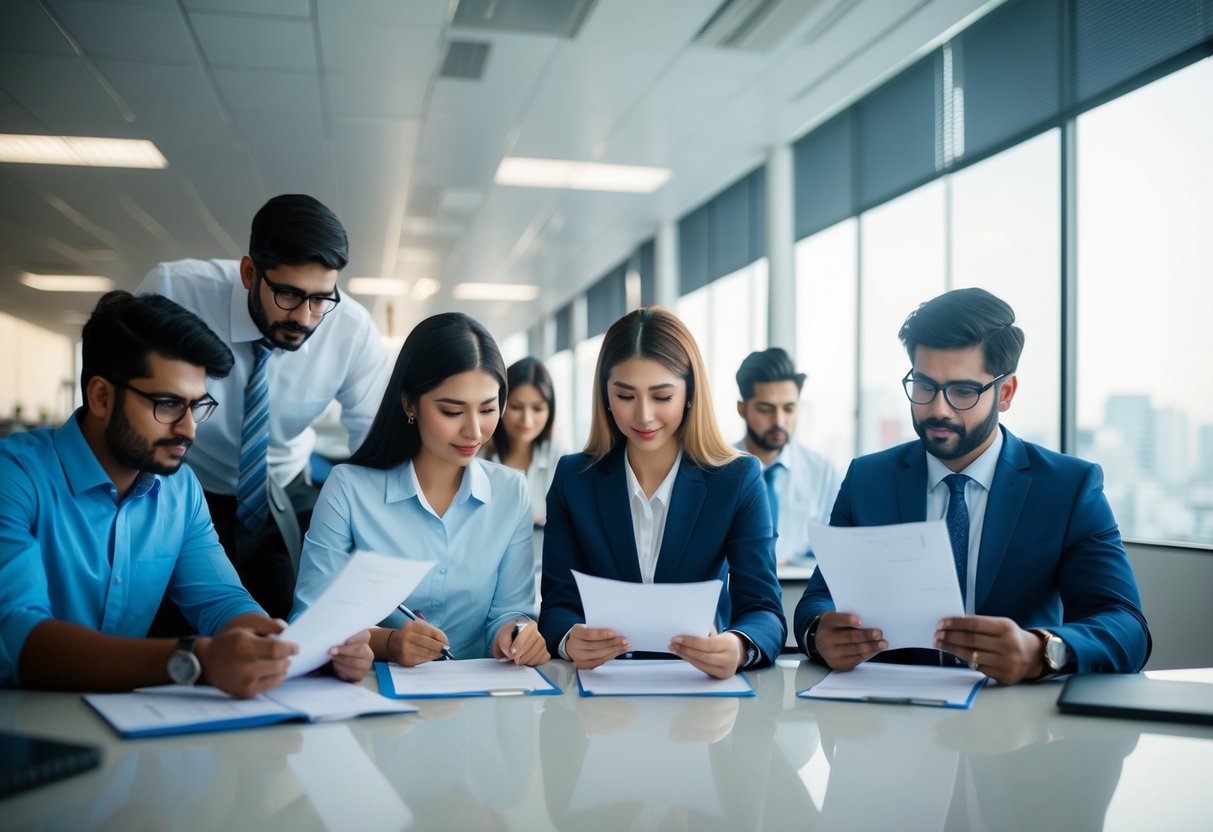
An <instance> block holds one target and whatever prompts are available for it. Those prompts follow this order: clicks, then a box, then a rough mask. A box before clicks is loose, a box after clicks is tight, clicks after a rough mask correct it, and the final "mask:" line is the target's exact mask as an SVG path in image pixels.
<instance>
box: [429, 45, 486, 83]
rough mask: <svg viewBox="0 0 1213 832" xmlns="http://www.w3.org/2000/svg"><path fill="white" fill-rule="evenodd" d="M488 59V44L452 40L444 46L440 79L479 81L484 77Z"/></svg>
mask: <svg viewBox="0 0 1213 832" xmlns="http://www.w3.org/2000/svg"><path fill="white" fill-rule="evenodd" d="M488 59H489V44H487V43H475V42H473V41H469V40H453V41H451V42H450V43H448V44H447V45H446V57H445V58H443V59H442V70H441V71H440V72H439V73H438V76H439V77H440V78H462V79H464V80H468V81H479V80H480V79H481V78H483V77H484V65H485V63H486V62H487V61H488Z"/></svg>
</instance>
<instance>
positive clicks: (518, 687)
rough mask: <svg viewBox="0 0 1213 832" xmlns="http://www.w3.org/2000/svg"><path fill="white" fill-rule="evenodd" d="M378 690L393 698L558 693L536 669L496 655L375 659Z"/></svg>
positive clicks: (553, 685) (558, 690)
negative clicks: (403, 661) (412, 661)
mask: <svg viewBox="0 0 1213 832" xmlns="http://www.w3.org/2000/svg"><path fill="white" fill-rule="evenodd" d="M375 673H376V675H377V676H378V677H379V692H380V693H381V694H383V695H384V696H390V697H392V698H393V699H437V698H441V697H456V696H519V695H526V696H541V695H549V696H550V695H556V696H559V695H560V688H559V687H557V686H556V684H555V683H554V682H552V680H551V679H549V678H548V677H547V676H544V675H543V674H542V673H541V672H540V671H538V670H536V669H535V668H533V667H527V666H525V665H516V664H514V663H513V662H501V661H497V660H496V659H462V660H459V661H439V662H426V663H425V664H419V665H417V666H416V667H401V666H400V665H398V664H388V663H387V662H375Z"/></svg>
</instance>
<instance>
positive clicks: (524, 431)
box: [485, 357, 564, 590]
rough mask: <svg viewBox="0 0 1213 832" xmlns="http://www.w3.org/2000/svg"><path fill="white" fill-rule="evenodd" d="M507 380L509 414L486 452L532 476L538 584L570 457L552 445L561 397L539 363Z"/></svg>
mask: <svg viewBox="0 0 1213 832" xmlns="http://www.w3.org/2000/svg"><path fill="white" fill-rule="evenodd" d="M505 377H506V381H507V383H508V388H507V390H508V393H507V395H506V400H505V410H504V411H503V412H502V414H501V421H499V422H498V423H497V429H496V430H495V431H493V441H492V442H491V443H489V444H488V445H487V446H486V447H485V456H486V458H487V459H490V460H492V461H493V462H500V463H501V464H502V465H505V466H506V467H508V468H513V469H514V470H515V471H521V472H522V473H523V474H525V475H526V484H527V491H528V492H529V493H530V495H531V510H532V516H533V519H534V523H535V536H534V548H535V580H536V583H538V581H539V574H540V571H539V570H540V563H541V556H542V554H543V526H544V523H546V522H547V497H548V489H549V488H551V486H552V478H553V477H554V476H556V462H557V461H558V460H559V459H560V457H561V456H562V455H563V453H564V450H563V448H562V447H561V446H559V445H558V444H556V443H554V442H553V441H552V427H553V425H554V424H555V423H556V391H555V390H554V389H553V387H552V377H551V375H549V374H548V371H547V368H546V367H544V366H543V364H542V362H540V361H539V359H537V358H530V357H527V358H523V359H521V360H519V361H515V362H514V363H513V364H511V365H510V367H509V369H507V370H506V371H505ZM536 590H538V587H536Z"/></svg>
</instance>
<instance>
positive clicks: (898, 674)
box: [797, 662, 986, 708]
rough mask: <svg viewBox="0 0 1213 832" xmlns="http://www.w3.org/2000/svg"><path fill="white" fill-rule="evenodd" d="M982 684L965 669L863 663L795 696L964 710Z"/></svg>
mask: <svg viewBox="0 0 1213 832" xmlns="http://www.w3.org/2000/svg"><path fill="white" fill-rule="evenodd" d="M985 681H986V676H985V674H983V673H978V672H977V671H976V670H967V669H965V668H956V667H926V666H922V665H903V664H880V663H878V662H864V663H863V664H861V665H859V666H858V667H856V668H855V669H854V670H851V671H848V672H846V673H840V672H838V671H834V672H832V673H830V674H829V675H828V676H826V677H825V678H824V679H822V680H821V681H820V682H818V683H817V684H815V685H813V687H811V688H809V689H808V690H804V691H800V692H799V693H798V694H797V695H798V696H800V697H802V698H805V699H853V700H855V701H858V702H877V703H896V704H906V705H936V706H939V707H953V708H964V707H968V706H969V704H970V697H971V696H972V695H973V688H974V686H975V685H979V684H982V683H984V682H985Z"/></svg>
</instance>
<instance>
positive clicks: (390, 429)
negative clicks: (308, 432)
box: [349, 312, 506, 468]
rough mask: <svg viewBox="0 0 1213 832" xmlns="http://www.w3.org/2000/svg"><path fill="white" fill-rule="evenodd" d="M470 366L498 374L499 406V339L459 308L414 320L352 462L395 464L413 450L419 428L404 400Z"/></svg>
mask: <svg viewBox="0 0 1213 832" xmlns="http://www.w3.org/2000/svg"><path fill="white" fill-rule="evenodd" d="M469 370H484V371H485V372H486V373H488V374H489V375H491V376H493V377H495V378H496V379H497V382H498V384H499V392H498V393H497V406H498V407H501V406H502V405H503V404H504V403H505V391H506V380H505V362H504V361H502V360H501V352H500V350H498V349H497V342H496V341H494V340H493V336H492V335H489V331H488V330H487V329H485V328H484V326H483V325H481V324H480V322H478V321H476V320H475V319H474V318H471V317H469V316H468V315H464V314H463V313H462V312H443V313H442V314H440V315H433V316H431V317H429V318H426V319H425V320H424V321H422V322H421V323H419V324H417V326H416V327H414V328H413V331H412V332H410V333H409V337H408V338H405V339H404V346H402V347H401V348H400V355H398V356H397V357H396V367H395V369H393V370H392V377H391V378H390V379H389V380H388V383H387V389H386V390H384V391H383V401H382V402H380V403H379V410H378V412H376V413H375V421H374V422H373V423H372V424H371V430H370V433H368V434H367V435H366V439H365V440H363V442H362V445H361V447H359V448H358V450H357V451H355V452H354V454H353V456H351V457H350V460H349V461H350V463H351V464H353V465H363V466H365V467H367V468H394V467H395V466H397V465H399V464H400V463H402V462H404V461H406V460H409V459H412V458H413V457H415V456H417V452H418V451H419V450H421V433H420V431H419V430H418V428H417V425H416V424H412V425H410V424H409V423H408V422H407V421H406V420H405V417H404V410H403V409H402V407H401V405H402V403H403V402H405V401H408V402H411V403H413V404H416V403H417V402H418V401H420V399H421V397H422V396H424V395H425V394H426V393H428V392H430V391H431V390H433V389H434V388H435V387H438V386H439V385H441V384H442V383H443V382H444V381H446V380H447V379H448V378H450V377H451V376H455V375H459V374H460V373H466V372H468V371H469Z"/></svg>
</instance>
